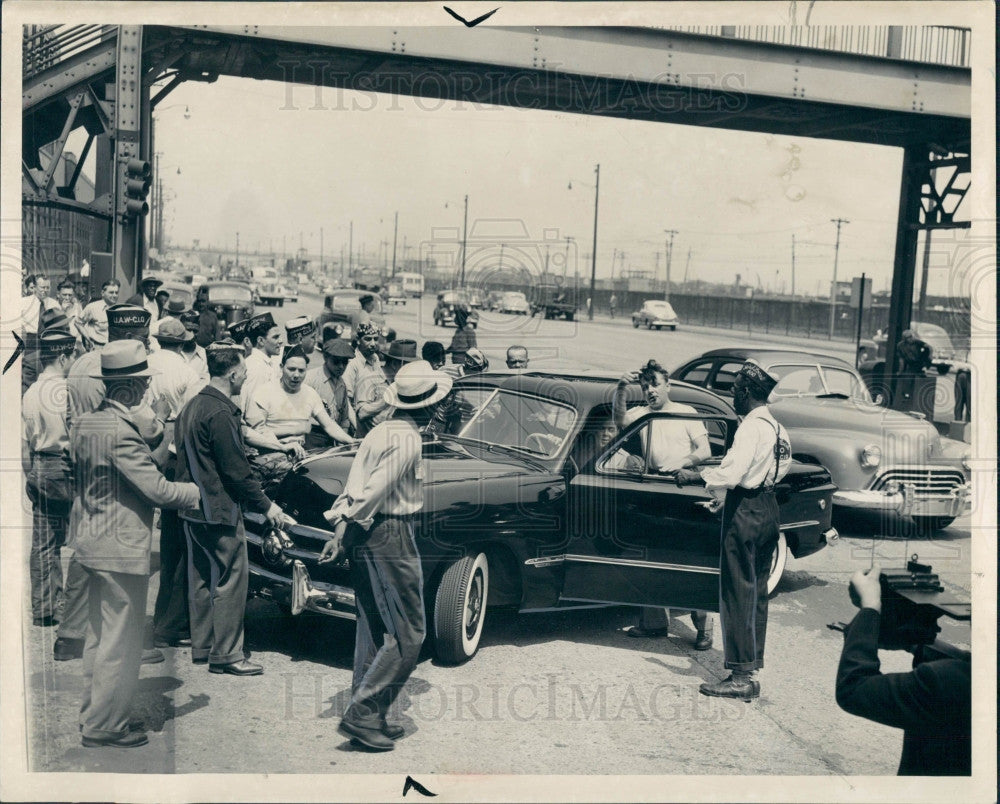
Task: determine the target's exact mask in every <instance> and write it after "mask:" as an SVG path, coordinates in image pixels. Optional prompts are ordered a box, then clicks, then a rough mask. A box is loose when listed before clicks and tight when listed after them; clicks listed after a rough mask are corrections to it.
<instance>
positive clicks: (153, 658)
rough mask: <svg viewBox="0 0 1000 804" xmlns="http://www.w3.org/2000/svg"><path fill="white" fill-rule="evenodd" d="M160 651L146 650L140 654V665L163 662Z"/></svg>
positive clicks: (154, 649)
mask: <svg viewBox="0 0 1000 804" xmlns="http://www.w3.org/2000/svg"><path fill="white" fill-rule="evenodd" d="M164 658H166V657H164V655H163V651H162V650H157V649H156V648H146V649H145V650H143V652H142V664H159V663H160V662H162V661H163V660H164Z"/></svg>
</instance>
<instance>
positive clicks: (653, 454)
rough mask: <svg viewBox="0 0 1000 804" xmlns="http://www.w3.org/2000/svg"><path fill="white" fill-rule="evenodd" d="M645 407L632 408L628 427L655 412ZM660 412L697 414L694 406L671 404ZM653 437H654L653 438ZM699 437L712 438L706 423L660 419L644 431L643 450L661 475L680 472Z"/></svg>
mask: <svg viewBox="0 0 1000 804" xmlns="http://www.w3.org/2000/svg"><path fill="white" fill-rule="evenodd" d="M651 412H652V411H651V409H650V408H648V407H647V406H645V405H642V406H640V407H637V408H632V409H630V410H629V411H627V412H626V413H625V425H626V426H628V425H630V424H631V423H632V422H634V421H635V420H636V419H638V418H639V417H640V416H645V415H646V414H647V413H651ZM659 412H660V413H682V414H697V413H698V411H696V410H695V409H694V408H693V407H691V406H690V405H682V404H680V403H673V402H668V403H667V404H666V405H664V406H663V407H662V408H661V409H660V411H659ZM650 434H652V435H650ZM699 438H705V439H706V440H707V439H708V431H707V430H706V429H705V424H704V422H702V421H699V420H695V419H678V420H675V421H668V420H666V419H658V420H656V421H653V422H650V426H649V427H645V428H643V430H642V448H643V451H644V452H645V453H646V454H647V456H648V457H649V465H650V467H652V468H653V469H655V470H656V471H657V472H676V471H677V470H678V469H680V468H681V465H682V464H683V463H684V459H685V458H687V456H688V455H690V454H691V453H692V452H693V451H694V448H695V441H696V440H697V439H699Z"/></svg>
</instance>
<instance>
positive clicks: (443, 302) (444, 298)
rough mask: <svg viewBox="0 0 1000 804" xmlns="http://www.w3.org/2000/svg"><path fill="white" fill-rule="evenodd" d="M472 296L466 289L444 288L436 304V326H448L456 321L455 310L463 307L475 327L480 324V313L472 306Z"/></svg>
mask: <svg viewBox="0 0 1000 804" xmlns="http://www.w3.org/2000/svg"><path fill="white" fill-rule="evenodd" d="M470 301H471V297H470V295H469V293H468V291H465V290H442V291H441V292H440V293H438V295H437V303H436V304H435V306H434V326H436V327H446V326H448V325H449V324H452V325H454V323H455V310H458V309H463V310H465V312H466V313H467V314H468V316H469V323H470V324H472V327H473V329H475V328H476V327H478V326H479V313H478V312H477V311H476V310H473V309H472V307H471V306H470Z"/></svg>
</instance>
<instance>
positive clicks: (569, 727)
mask: <svg viewBox="0 0 1000 804" xmlns="http://www.w3.org/2000/svg"><path fill="white" fill-rule="evenodd" d="M317 307H318V300H316V301H313V300H308V299H307V297H304V300H303V301H301V302H299V303H298V304H297V305H291V306H286V307H284V308H280V309H276V310H275V313H276V318H277V319H278V320H279V321H284V320H285V319H286V318H288V317H291V316H292V315H295V314H298V313H299V312H300V311H305V312H309V313H313V312H315V310H316V308H317ZM407 308H410V309H405V310H404V309H399V310H397V311H393V312H392V313H391V314H390V323H391V324H392V325H393V326H395V327H396V329H397V330H398V331H399V333H400V337H407V336H409V337H417V338H418V340H420V341H423V340H424V339H426V338H428V337H431V336H432V335H436V336H437V337H438V339H439V340H443V341H445V342H447V341H448V340H449V339H450V335H451V332H452V330H450V329H449V330H447V331H445V330H442V329H440V328H434V327H433V326H432V325H430V324H429V323H427V322H429V320H430V316H429V311H430V307H429V304H428V300H426V299H425V300H424V303H423V305H422V306H421V308H420V309H421V314H420V315H418V314H417V313H416V311H415V309H414V308H411V305H407ZM498 318H499V317H498ZM516 324H517V328H515V327H514V324H505V326H506V327H509V329H503V330H500V325H496V326H494V325H493V323H492V319H491V317H490V316H487V315H484V317H483V325H482V327H481V332H480V342H481V343H482V344H483V346H484V347H485V350H486V352H487V354H488V355H489V356H490V359H491V360H498V361H500V362H501V363H502V357H503V349H504V347H505V346H506V345H507V344H508V343H511V342H514V341H520V342H523V343H526V344H527V345H528V347H529V349H531V351H532V363H533V365H545V364H546V363H547V362H549V361H551V362H552V363H553V364H555V362H556V361H557V360H558V361H559V362H560V363H561V362H563V361H573V360H578V361H581V362H585V363H587V364H590V365H596V366H598V367H599V368H606V369H609V370H614V371H618V370H621V369H622V368H623V365H625V364H626V363H627V364H628V365H631V364H632V363H634V362H637V361H638V360H640V359H645V358H646V357H649V356H657V357H659V358H660V359H661V360H662V361H663V362H665V363H666V364H667V365H668V366H674V365H677V364H679V363H680V362H681V361H683V360H685V359H686V358H688V357H689V356H692V355H694V354H696V353H698V352H700V351H703V350H704V349H707V348H710V347H711V346H715V345H723V344H725V343H731V342H732V335H726V334H720V333H718V332H714V331H710V330H704V331H701V330H699V331H697V332H695V331H688V330H686V329H682V330H680V331H678V332H676V333H670V332H645V331H641V332H635V331H633V330H632V328H631V326H629V325H628V324H627V323H626V324H624V325H623V324H622V323H619V322H610V321H598V322H594V323H580V324H575V323H573V324H570V323H566V322H558V321H549V322H539V321H537V320H536V321H534V322H532V321H531V320H530V319H529V320H521V321H518V322H516ZM570 335H572V337H570ZM825 345H826V346H827V347H829V344H825ZM848 348H849V347H848ZM546 350H548V351H546ZM836 524H837V525H838V527H839V528H840V529H841V532H842V534H843V538H842V539H841V541H840V542H839V543H838V544H836V545H835V546H833V547H830V548H827V549H826V550H823V551H821V552H820V553H818V554H816V555H814V556H810V557H808V558H806V559H803V560H802V561H794V560H790V561H789V565H788V568H787V570H786V575H785V578H784V579H783V581H782V583H781V584H780V585H779V587H778V590H777V592H776V594H775V596H774V598H773V600H772V604H771V622H770V628H769V632H768V648H767V667H766V668H765V670H764V671H763V673H762V677H761V680H762V687H763V692H762V697H761V698H760V700H759V701H756V702H754V703H750V704H745V703H741V702H733V701H724V700H716V699H708V698H705V697H703V696H701V695H699V694H698V692H697V687H698V684H699V683H701V682H702V681H704V680H710V679H715V678H719V677H722V676H723V674H724V671H723V668H722V657H721V653H720V652H719V650H717V649H715V650H710V651H707V652H703V653H700V652H695V651H693V650H692V648H691V644H690V643H691V639H692V637H693V632H692V629H691V625H690V622H689V621H688V620H683V621H680V622H679V623H678V625H677V628H676V635H672V636H671V637H669V638H662V639H655V640H650V641H646V640H635V639H630V638H628V637H626V636H625V635H624V633H622V630H621V629H622V628H623V627H625V626H626V625H629V624H631V623H632V622H634V621H635V610H634V609H628V608H623V607H614V608H603V609H592V610H585V611H576V612H558V613H549V614H533V615H517V614H515V613H512V612H506V611H495V610H491V611H490V612H489V614H488V617H487V621H486V633H485V635H484V637H483V643H482V647H481V649H480V651H479V653H478V655H477V656H476V657H475V658H474V659H473V660H472V661H471V662H469V663H467V664H465V665H463V666H460V667H446V666H442V665H439V664H438V663H437V662H436V661H435V660H433V659H430V658H425V659H424V660H423V661H422V662H421V663H420V665H419V666H418V668H417V670H416V672H415V673H414V675H413V677H412V678H411V679H410V681H409V683H408V684H407V687H406V690H405V693H404V694H403V696H401V699H400V704H399V711H398V712H397V716H398V719H399V721H400V722H401V723H402V724H403V725H404V727H405V728H406V731H407V735H406V737H405V738H404V739H403V740H401V741H400V742H399V744H398V748H397V750H396V751H394V752H392V753H391V754H385V755H372V754H368V753H362V752H360V751H355V750H352V749H351V747H350V745H349V744H348V743H346V742H345V741H344V740H343V739H342V738H341V737H340V736H339V735H338V734H337V733H336V724H337V719H338V717H339V716H340V714H341V713H342V712H343V709H344V708H345V705H346V702H347V697H348V692H349V688H350V676H351V653H352V643H353V625H352V624H351V623H349V622H344V621H339V620H332V619H325V618H322V617H319V616H308V615H307V616H301V617H299V618H294V619H290V618H286V617H284V616H283V615H282V614H281V613H280V612H279V611H278V609H277V608H276V607H275V606H274V605H273V604H270V603H268V602H265V601H261V600H255V601H251V603H250V605H249V607H248V615H247V638H248V644H249V646H250V647H251V649H252V650H253V657H254V659H255V660H257V661H260V662H261V663H263V664H264V666H265V668H266V672H265V675H263V676H261V677H259V678H246V679H244V678H233V677H229V676H216V675H210V674H208V673H207V671H206V670H205V668H204V667H203V666H201V667H195V666H194V665H192V664H191V661H190V652H189V651H188V650H185V649H168V650H167V651H166V652H167V654H168V660H167V661H166V662H165V663H163V664H161V665H154V666H150V667H144V668H143V670H142V680H141V687H140V695H139V698H138V701H137V704H136V714H137V715H139V716H141V717H142V718H143V719H144V720H145V721H146V724H147V727H148V728H149V729H150V744H149V745H148V746H146V747H144V748H142V749H138V750H132V751H125V750H121V749H101V750H93V749H83V748H81V747H80V745H79V736H78V732H77V728H76V714H77V709H78V706H79V700H80V689H81V684H82V679H81V675H80V672H81V668H80V664H81V663H80V662H79V661H72V662H63V663H55V662H53V661H52V658H51V649H52V640H53V639H54V634H53V633H52V629H39V628H34V627H32V626H31V625H29V624H28V623H29V622H30V620H26V621H25V624H24V626H23V629H24V634H25V639H24V644H25V649H26V655H25V661H26V674H25V678H26V679H27V682H28V685H29V700H28V706H27V712H28V718H29V723H30V724H31V727H32V731H33V734H32V737H31V740H30V745H31V756H32V764H33V767H34V768H35V769H36V770H54V771H72V770H88V771H121V772H124V771H132V772H150V773H158V772H163V773H172V772H176V773H193V772H199V773H205V772H215V773H225V772H232V771H237V772H253V773H260V772H267V773H325V772H330V773H379V774H389V776H387V777H385V778H386V780H387V785H388V786H387V788H386V794H385V795H386V797H389V796H396V795H398V791H399V789H400V788H401V785H402V779H403V778H404V776H405V775H406V774H417V772H418V771H419V772H420V773H422V774H425V775H423V776H418V778H420V779H421V780H422V781H423V782H424V783H425V784H427V785H428V786H429V787H430V788H431V789H432V790H433V788H434V785H433V784H432V783H431V782H432V781H433V776H430V775H429V774H433V773H462V774H477V773H483V774H507V773H513V774H522V773H538V774H545V773H570V774H691V775H694V774H697V775H702V774H708V775H711V774H723V775H731V774H749V775H757V774H761V775H788V774H795V775H807V776H824V777H830V778H831V781H830V785H832V787H831V788H830V789H831V790H833V791H836V790H837V789H838V788H840V787H841V786H843V789H844V790H845V791H846V790H847V784H848V780H847V779H845V778H844V777H847V776H852V775H859V774H870V775H892V774H894V773H895V769H896V765H897V763H898V757H899V753H900V746H901V741H902V738H901V734H900V733H899V732H897V731H895V730H893V729H889V728H885V727H882V726H878V725H876V724H873V723H870V722H867V721H863V720H859V719H857V718H854V717H851V716H849V715H847V714H845V713H843V712H841V711H840V710H839V709H838V708H837V706H836V704H835V703H834V700H833V684H834V678H835V673H836V667H837V659H838V656H839V653H840V646H841V637H840V635H839V634H837V633H835V632H833V631H831V630H829V629H828V628H827V627H826V624H827V623H828V622H832V621H836V620H847V619H849V618H850V617H851V616H852V613H853V609H852V607H851V604H850V603H849V601H848V598H847V590H846V582H847V579H848V578H849V577H850V574H851V573H852V572H854V571H855V570H856V569H857V568H859V567H867V566H869V563H870V561H871V558H872V554H873V552H874V555H875V556H876V557H877V559H878V560H880V561H881V562H882V563H883V565H886V566H901V564H902V562H903V559H904V557H905V556H907V555H909V554H911V553H914V552H916V553H918V554H919V555H920V557H921V559H923V560H927V561H930V562H931V563H932V564H933V565H934V568H935V570H937V571H939V572H940V573H941V574H942V576H943V577H944V578H945V580H946V582H947V583H948V585H949V586H951V587H953V588H962V589H966V590H968V589H969V586H970V561H969V548H970V537H971V532H970V524H969V520H968V518H967V517H963V518H960V519H959V520H958V521H957V522H956V523H955V524H954V525H953V526H952V527H950V528H948V529H947V530H946V531H943V532H941V533H938V534H936V535H935V538H934V539H933V540H920V541H907V540H905V538H903V537H890V536H887V535H883V533H882V530H883V528H882V527H881V526H880V523H879V522H878V520H873V519H865V518H857V517H855V518H852V519H845V520H843V521H838V522H837V523H836ZM26 560H27V555H26V554H25V561H26ZM157 581H158V575H154V578H153V583H152V585H151V589H150V601H152V599H153V595H155V589H156V584H157ZM26 610H27V607H26ZM150 610H152V609H151V606H150ZM944 636H945V638H947V639H949V640H951V641H952V642H954V643H957V644H960V645H965V646H968V644H969V629H968V628H967V627H964V626H960V625H952V624H950V623H946V624H945V632H944ZM718 639H719V636H718V634H717V640H718ZM718 646H719V642H718V641H717V647H718ZM908 665H909V656H908V655H907V654H905V653H884V654H883V668H884V669H885V670H888V671H892V670H905V669H908ZM397 782H398V784H397ZM580 795H581V796H583V797H584V798H586V791H585V790H581V791H580ZM830 795H832V796H833V797H834V798H835V797H836V793H835V792H831V793H830ZM845 795H846V792H845Z"/></svg>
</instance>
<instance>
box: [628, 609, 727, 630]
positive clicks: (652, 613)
mask: <svg viewBox="0 0 1000 804" xmlns="http://www.w3.org/2000/svg"><path fill="white" fill-rule="evenodd" d="M681 614H690V615H691V622H692V623H693V624H694V627H695V630H696V631H707V630H708V628H709V626H710V625H711V624H712V623H711V621H710V620H709V619H708V612H704V611H694V610H693V609H692V610H688V609H661V608H658V607H656V606H643V607H642V608H641V609H640V612H639V627H640V628H642V629H643V630H645V631H655V630H657V629H659V628H669V627H670V620H671V618H672V617H678V616H680V615H681Z"/></svg>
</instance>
